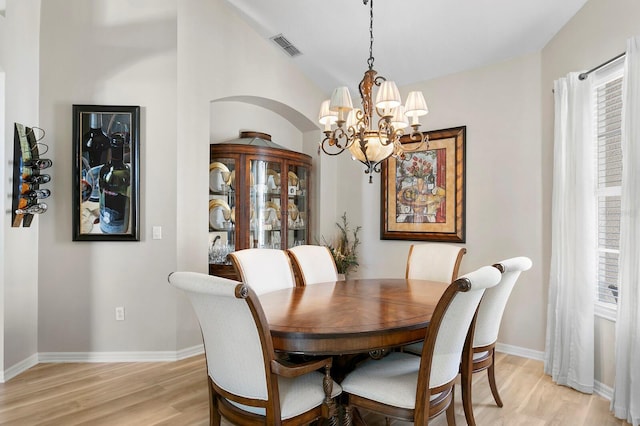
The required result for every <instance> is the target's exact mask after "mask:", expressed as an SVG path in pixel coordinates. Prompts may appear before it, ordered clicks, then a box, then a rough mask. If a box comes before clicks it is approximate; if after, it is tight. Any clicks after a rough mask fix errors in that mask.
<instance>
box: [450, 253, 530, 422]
mask: <svg viewBox="0 0 640 426" xmlns="http://www.w3.org/2000/svg"><path fill="white" fill-rule="evenodd" d="M493 266H494V267H495V268H497V269H498V270H499V271H500V272H501V273H502V278H501V280H500V282H499V283H498V285H496V286H495V287H493V288H490V289H487V291H485V293H484V296H483V297H482V302H480V307H479V308H478V317H477V319H476V327H475V332H474V336H473V349H472V357H470V358H467V359H465V360H463V363H462V366H461V369H460V372H461V385H462V405H463V407H464V414H465V417H466V419H467V423H468V424H469V425H474V424H475V420H474V418H473V407H472V403H471V376H472V375H473V373H477V372H480V371H483V370H487V375H488V378H489V387H490V388H491V393H492V394H493V399H494V400H495V401H496V404H497V405H498V407H502V400H501V399H500V394H499V393H498V387H497V386H496V377H495V346H496V341H497V340H498V331H499V330H500V322H501V321H502V314H503V313H504V309H505V307H506V306H507V300H508V299H509V296H510V295H511V290H513V287H514V285H515V284H516V281H517V280H518V278H519V277H520V274H521V273H522V272H523V271H527V270H529V269H530V268H531V266H532V262H531V259H529V258H528V257H512V258H510V259H506V260H503V261H500V262H498V263H496V264H494V265H493ZM465 361H466V362H465ZM469 362H470V363H471V365H469Z"/></svg>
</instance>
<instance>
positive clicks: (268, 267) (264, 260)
mask: <svg viewBox="0 0 640 426" xmlns="http://www.w3.org/2000/svg"><path fill="white" fill-rule="evenodd" d="M229 256H230V257H231V262H232V263H233V266H234V267H235V269H236V272H237V273H238V276H239V277H240V281H242V282H243V283H245V284H247V285H248V286H250V287H251V288H252V289H253V291H255V292H256V294H257V295H261V294H264V293H267V292H270V291H275V290H281V289H284V288H291V287H294V286H295V280H294V277H293V270H292V268H291V261H290V260H289V256H287V254H286V253H285V252H284V251H283V250H278V249H258V248H251V249H244V250H238V251H235V252H233V253H230V254H229Z"/></svg>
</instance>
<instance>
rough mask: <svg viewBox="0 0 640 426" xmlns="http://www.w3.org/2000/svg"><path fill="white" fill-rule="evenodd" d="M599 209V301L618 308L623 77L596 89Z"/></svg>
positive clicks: (609, 81) (610, 80)
mask: <svg viewBox="0 0 640 426" xmlns="http://www.w3.org/2000/svg"><path fill="white" fill-rule="evenodd" d="M595 92H596V93H595V95H596V96H595V102H596V105H595V106H596V116H597V117H596V136H597V137H596V144H597V149H596V152H597V179H596V181H597V190H596V196H597V206H598V212H597V213H598V268H597V269H598V288H597V301H599V302H602V303H609V304H613V305H615V304H617V300H618V258H619V256H620V214H621V210H620V194H621V182H622V145H621V139H622V128H621V127H622V77H621V76H618V77H615V78H612V79H609V80H608V81H607V82H605V83H604V84H601V85H597V86H596V88H595Z"/></svg>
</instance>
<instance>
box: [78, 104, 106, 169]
mask: <svg viewBox="0 0 640 426" xmlns="http://www.w3.org/2000/svg"><path fill="white" fill-rule="evenodd" d="M82 156H83V157H84V158H85V159H86V160H87V161H88V162H89V166H90V167H95V166H99V165H102V164H105V163H106V162H107V158H108V156H109V138H108V137H107V135H106V134H105V133H104V131H103V130H102V115H101V114H98V113H95V112H92V113H91V114H90V115H89V131H87V132H86V133H85V134H84V135H83V136H82Z"/></svg>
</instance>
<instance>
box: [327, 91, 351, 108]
mask: <svg viewBox="0 0 640 426" xmlns="http://www.w3.org/2000/svg"><path fill="white" fill-rule="evenodd" d="M352 109H353V103H352V102H351V94H350V93H349V88H348V87H346V86H342V87H338V88H336V89H335V90H334V91H333V94H332V95H331V102H330V103H329V110H331V111H335V112H348V111H351V110H352Z"/></svg>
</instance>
